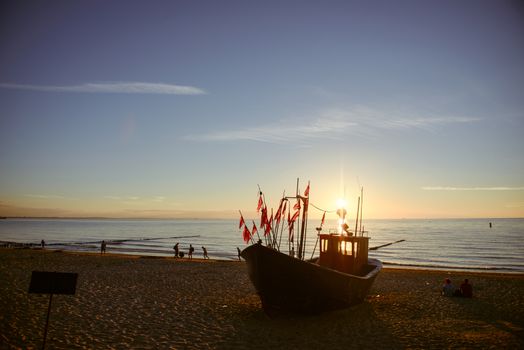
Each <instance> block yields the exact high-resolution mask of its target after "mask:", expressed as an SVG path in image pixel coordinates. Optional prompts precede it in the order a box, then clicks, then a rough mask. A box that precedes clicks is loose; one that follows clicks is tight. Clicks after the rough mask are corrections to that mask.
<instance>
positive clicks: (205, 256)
mask: <svg viewBox="0 0 524 350" xmlns="http://www.w3.org/2000/svg"><path fill="white" fill-rule="evenodd" d="M202 250H203V251H204V259H209V256H207V249H206V247H204V246H202Z"/></svg>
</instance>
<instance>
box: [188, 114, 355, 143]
mask: <svg viewBox="0 0 524 350" xmlns="http://www.w3.org/2000/svg"><path fill="white" fill-rule="evenodd" d="M354 125H356V124H355V123H352V122H350V121H345V120H342V119H334V118H319V119H317V120H313V121H309V122H308V123H303V122H297V123H291V122H290V121H286V120H283V121H279V122H276V123H273V124H267V125H264V126H258V127H248V128H244V129H238V130H223V131H217V132H213V133H209V134H200V135H189V136H187V137H186V139H189V140H193V141H242V140H244V141H245V140H250V141H259V142H268V143H284V142H290V141H301V140H308V139H311V138H326V137H331V138H333V137H338V136H340V134H341V133H342V132H344V130H347V129H348V128H350V127H351V126H354Z"/></svg>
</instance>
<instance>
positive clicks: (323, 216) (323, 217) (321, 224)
mask: <svg viewBox="0 0 524 350" xmlns="http://www.w3.org/2000/svg"><path fill="white" fill-rule="evenodd" d="M325 218H326V212H324V215H322V222H321V223H320V227H322V226H323V225H324V219H325Z"/></svg>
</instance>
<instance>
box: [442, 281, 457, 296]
mask: <svg viewBox="0 0 524 350" xmlns="http://www.w3.org/2000/svg"><path fill="white" fill-rule="evenodd" d="M454 292H455V287H453V284H452V283H451V280H450V279H449V278H446V279H445V280H444V285H442V295H443V296H445V297H452V296H453V293H454Z"/></svg>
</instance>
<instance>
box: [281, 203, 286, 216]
mask: <svg viewBox="0 0 524 350" xmlns="http://www.w3.org/2000/svg"><path fill="white" fill-rule="evenodd" d="M286 206H287V201H285V202H284V206H283V207H282V215H285V214H286Z"/></svg>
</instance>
